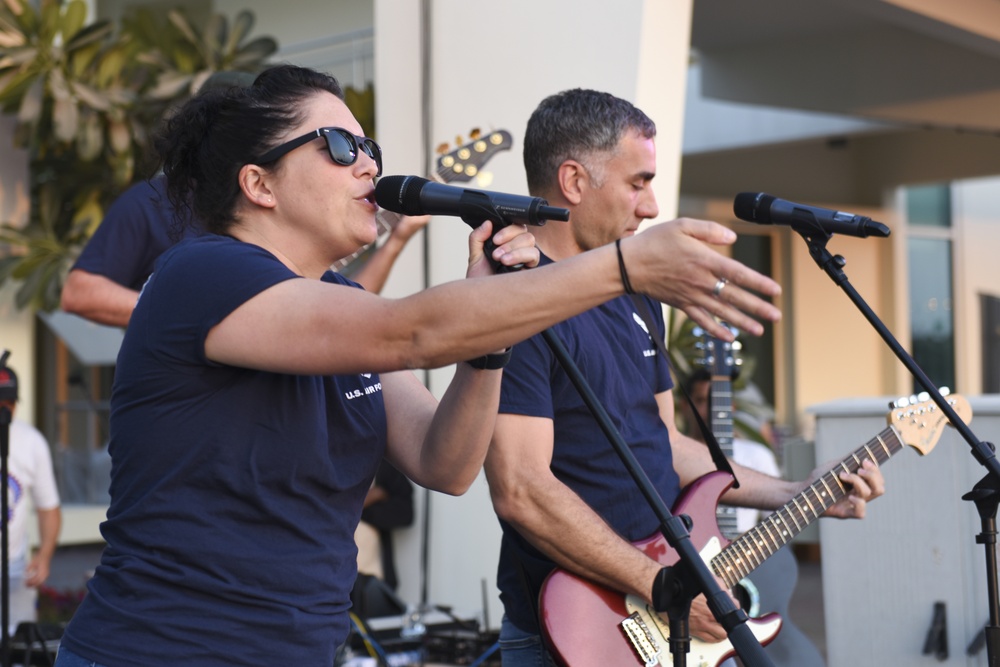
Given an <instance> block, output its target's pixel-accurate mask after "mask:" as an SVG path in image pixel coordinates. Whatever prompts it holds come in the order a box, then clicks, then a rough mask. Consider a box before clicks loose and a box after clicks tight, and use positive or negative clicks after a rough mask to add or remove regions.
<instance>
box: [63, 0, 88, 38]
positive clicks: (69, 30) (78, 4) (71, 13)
mask: <svg viewBox="0 0 1000 667" xmlns="http://www.w3.org/2000/svg"><path fill="white" fill-rule="evenodd" d="M86 20H87V3H85V2H84V1H83V0H70V2H68V3H66V7H65V11H64V12H63V15H62V21H61V27H60V31H61V32H62V36H63V39H64V40H67V41H68V40H71V39H72V38H73V37H74V36H76V33H77V32H79V31H80V28H82V27H83V22H84V21H86ZM67 48H68V47H67Z"/></svg>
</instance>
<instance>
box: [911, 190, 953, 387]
mask: <svg viewBox="0 0 1000 667" xmlns="http://www.w3.org/2000/svg"><path fill="white" fill-rule="evenodd" d="M906 212H907V220H908V222H909V224H910V227H909V232H910V234H909V240H908V247H907V251H908V255H909V289H910V334H911V338H912V350H911V353H912V354H913V358H914V360H915V361H916V362H917V365H919V366H920V367H921V368H922V369H923V370H924V372H925V373H926V374H927V376H928V377H929V378H930V380H931V382H933V383H934V384H935V385H937V386H938V387H943V386H946V387H952V388H954V387H955V326H954V317H953V312H954V309H953V307H952V301H953V290H952V240H951V188H950V187H949V186H948V185H947V184H943V185H924V186H919V187H910V188H907V190H906ZM913 388H914V390H915V391H923V387H921V386H920V385H919V384H918V383H917V382H916V381H915V380H914V387H913Z"/></svg>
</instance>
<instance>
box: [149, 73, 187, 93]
mask: <svg viewBox="0 0 1000 667" xmlns="http://www.w3.org/2000/svg"><path fill="white" fill-rule="evenodd" d="M193 78H194V77H193V76H192V75H191V74H181V73H180V72H169V73H167V74H164V75H162V76H161V77H160V78H159V79H158V80H157V82H156V85H155V86H154V87H153V88H152V89H151V90H148V91H146V95H148V96H149V97H151V98H153V99H155V100H169V99H172V98H173V97H176V96H177V95H178V94H179V93H180V92H181V91H182V90H184V89H185V88H186V87H188V86H189V85H190V84H191V80H192V79H193Z"/></svg>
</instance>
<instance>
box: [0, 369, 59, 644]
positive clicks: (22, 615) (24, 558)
mask: <svg viewBox="0 0 1000 667" xmlns="http://www.w3.org/2000/svg"><path fill="white" fill-rule="evenodd" d="M17 400H18V382H17V375H16V374H15V373H14V371H13V370H11V369H10V368H8V367H6V365H3V364H0V410H8V411H9V412H10V419H11V421H10V432H9V433H10V435H9V440H8V442H9V443H10V451H9V453H8V455H7V536H8V538H7V539H8V555H9V561H8V563H9V568H8V574H9V576H10V597H9V600H10V630H11V632H13V631H14V629H15V628H16V627H17V625H18V623H21V622H33V621H35V620H37V601H38V587H39V586H40V585H42V584H43V583H45V580H46V579H48V578H49V568H50V566H51V563H52V556H53V554H54V553H55V550H56V543H57V542H58V539H59V530H60V528H61V526H62V513H61V511H60V509H59V492H58V490H57V489H56V480H55V475H54V474H53V472H52V455H51V453H50V452H49V445H48V443H47V442H46V440H45V438H44V436H42V434H41V433H39V432H38V429H36V428H35V427H34V426H31V425H30V424H27V423H25V422H23V421H20V420H17V419H14V418H13V417H14V411H15V409H16V407H17ZM29 498H30V500H31V502H30V503H29V502H28V500H29ZM32 506H34V509H35V513H36V515H37V517H38V535H39V545H38V549H37V551H35V553H34V554H33V555H32V554H31V553H30V548H29V544H28V516H29V514H30V513H31V507H32Z"/></svg>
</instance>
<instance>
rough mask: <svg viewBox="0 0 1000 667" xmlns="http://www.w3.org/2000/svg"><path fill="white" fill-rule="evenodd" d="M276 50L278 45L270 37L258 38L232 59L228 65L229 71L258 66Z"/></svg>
mask: <svg viewBox="0 0 1000 667" xmlns="http://www.w3.org/2000/svg"><path fill="white" fill-rule="evenodd" d="M277 50H278V43H277V42H276V41H274V39H272V38H271V37H258V38H257V39H255V40H253V41H252V42H250V43H249V44H247V45H246V46H244V47H243V48H242V49H240V52H239V53H238V54H236V56H234V57H233V59H232V60H231V61H230V62H229V63H228V65H229V69H243V70H248V69H252V68H256V67H260V65H261V64H262V63H263V62H264V61H265V60H267V58H268V57H270V56H271V54H273V53H274V52H275V51H277Z"/></svg>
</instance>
